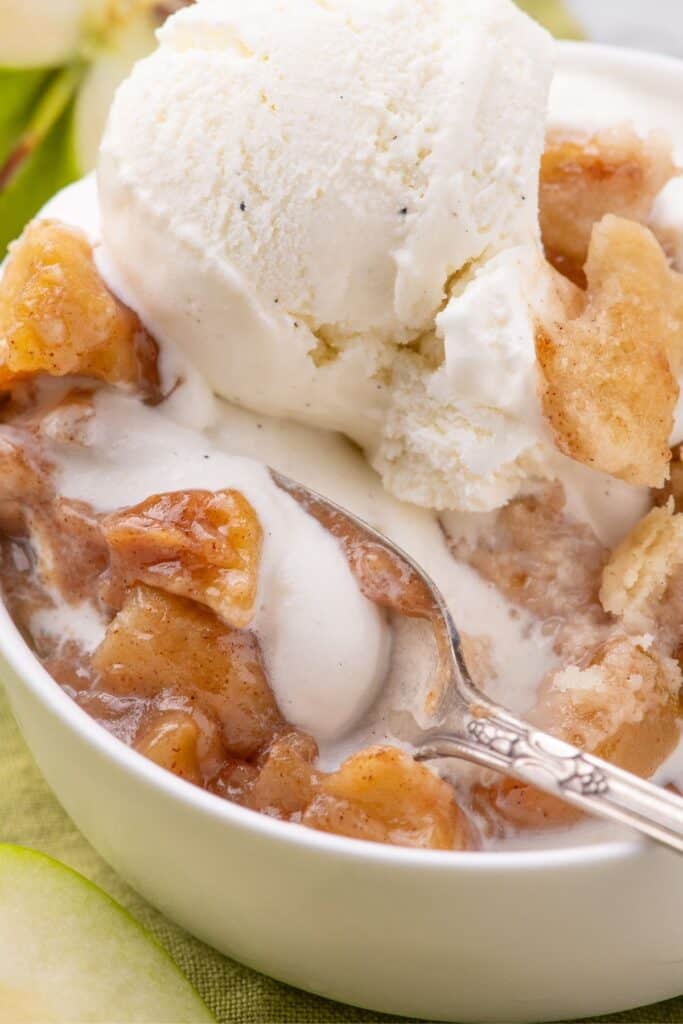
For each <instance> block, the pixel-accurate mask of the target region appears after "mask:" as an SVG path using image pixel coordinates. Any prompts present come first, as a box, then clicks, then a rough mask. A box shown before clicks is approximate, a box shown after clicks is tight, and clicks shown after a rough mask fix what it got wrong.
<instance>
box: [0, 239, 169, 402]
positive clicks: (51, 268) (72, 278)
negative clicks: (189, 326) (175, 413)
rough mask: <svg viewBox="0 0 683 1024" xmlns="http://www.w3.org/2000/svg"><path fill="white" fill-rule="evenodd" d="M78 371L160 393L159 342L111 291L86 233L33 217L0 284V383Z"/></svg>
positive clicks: (151, 393) (13, 249)
mask: <svg viewBox="0 0 683 1024" xmlns="http://www.w3.org/2000/svg"><path fill="white" fill-rule="evenodd" d="M42 373H45V374H48V375H50V376H53V377H63V376H66V375H67V374H78V375H82V376H84V377H93V378H95V379H96V380H103V381H107V382H108V383H110V384H124V385H129V386H131V387H134V388H136V389H137V390H139V391H141V392H142V393H143V394H145V395H146V396H148V397H149V398H156V397H158V394H159V378H158V372H157V346H156V342H155V341H154V340H153V338H152V337H151V336H150V335H149V334H148V333H147V331H146V330H145V329H144V327H143V326H142V324H141V323H140V320H139V319H138V317H137V316H136V315H135V313H133V312H132V311H131V310H130V309H128V307H127V306H124V305H123V303H121V302H119V300H118V299H117V298H115V297H114V296H113V295H112V294H111V292H110V291H109V290H108V289H107V288H106V286H105V285H104V282H103V281H102V278H101V277H100V275H99V273H98V271H97V268H96V266H95V262H94V260H93V256H92V249H91V247H90V245H89V243H88V240H87V239H86V237H85V236H84V235H83V234H81V232H79V231H76V230H74V229H73V228H70V227H67V226H66V225H64V224H60V223H59V222H58V221H51V220H37V221H33V222H32V223H31V224H29V226H28V227H27V228H26V230H25V231H24V233H23V235H22V236H21V238H20V239H19V240H18V241H17V242H15V243H14V245H13V246H12V247H11V249H10V255H9V258H8V260H7V265H6V267H5V270H4V273H3V277H2V281H1V282H0V388H7V387H9V386H11V385H13V384H15V383H16V382H17V381H21V380H26V379H28V378H31V377H34V376H36V375H38V374H42Z"/></svg>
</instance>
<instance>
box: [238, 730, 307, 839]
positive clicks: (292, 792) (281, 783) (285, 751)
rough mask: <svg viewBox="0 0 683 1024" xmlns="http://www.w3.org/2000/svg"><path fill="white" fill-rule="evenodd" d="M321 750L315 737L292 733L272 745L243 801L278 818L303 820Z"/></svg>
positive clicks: (248, 805)
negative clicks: (319, 750) (301, 818)
mask: <svg viewBox="0 0 683 1024" xmlns="http://www.w3.org/2000/svg"><path fill="white" fill-rule="evenodd" d="M317 756H318V747H317V744H316V742H315V740H314V739H313V737H312V736H308V735H307V734H306V733H302V732H298V731H296V730H293V731H292V732H288V733H285V735H284V736H280V737H278V739H276V740H275V742H274V743H273V744H272V746H271V747H270V749H269V750H268V753H267V755H266V757H265V760H264V762H263V766H262V767H261V770H260V772H259V774H258V776H257V777H256V779H255V780H254V782H253V784H252V786H251V787H250V789H249V791H248V793H246V794H245V795H244V797H243V800H242V802H243V803H244V804H245V805H246V806H247V807H251V808H252V810H255V811H263V812H265V813H266V814H270V815H272V816H274V817H277V818H289V819H291V818H292V817H294V818H296V819H300V816H301V814H302V813H303V811H304V810H305V808H306V807H307V806H308V805H309V804H310V802H311V800H312V799H313V798H314V796H315V791H316V787H317V783H318V780H319V778H320V775H319V773H317V772H316V771H315V761H316V758H317Z"/></svg>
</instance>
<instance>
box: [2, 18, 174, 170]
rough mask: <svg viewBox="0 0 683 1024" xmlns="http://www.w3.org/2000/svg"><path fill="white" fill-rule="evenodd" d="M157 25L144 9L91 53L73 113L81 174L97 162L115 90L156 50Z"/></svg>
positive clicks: (74, 133) (77, 157) (77, 158)
mask: <svg viewBox="0 0 683 1024" xmlns="http://www.w3.org/2000/svg"><path fill="white" fill-rule="evenodd" d="M0 2H1V0H0ZM159 24H160V21H159V17H158V16H157V15H156V14H155V11H153V10H150V9H149V8H148V7H146V6H144V5H143V6H142V7H141V9H140V11H139V12H138V13H137V14H136V15H135V16H134V17H130V18H129V19H128V20H127V21H126V22H125V23H124V24H122V25H121V26H119V27H118V28H117V29H116V30H115V31H112V32H111V33H110V35H109V37H108V38H107V42H106V46H103V47H101V48H98V49H97V50H94V51H93V53H92V56H91V63H90V67H89V68H88V71H87V73H86V75H85V77H84V79H83V82H82V84H81V86H80V88H79V91H78V96H77V99H76V104H75V109H74V128H73V137H74V145H75V153H76V160H77V162H78V165H79V167H81V168H82V170H83V173H85V171H89V170H91V168H93V167H94V166H95V164H96V162H97V150H98V148H99V144H100V139H101V138H102V132H103V131H104V126H105V122H106V120H107V114H108V112H109V107H110V105H111V101H112V99H113V97H114V93H115V91H116V89H117V87H118V86H119V85H120V83H121V82H122V81H123V80H124V78H127V76H128V75H129V73H130V70H131V68H132V67H133V65H134V64H135V62H136V61H138V60H140V59H141V58H142V57H146V56H147V54H148V53H151V51H152V50H153V49H154V48H155V46H156V38H155V35H154V33H155V30H156V29H157V28H158V26H159Z"/></svg>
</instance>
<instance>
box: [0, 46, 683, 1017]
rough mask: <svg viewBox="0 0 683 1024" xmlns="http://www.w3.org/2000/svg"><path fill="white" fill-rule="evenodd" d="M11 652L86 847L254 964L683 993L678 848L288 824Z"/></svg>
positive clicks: (550, 998)
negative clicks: (409, 841)
mask: <svg viewBox="0 0 683 1024" xmlns="http://www.w3.org/2000/svg"><path fill="white" fill-rule="evenodd" d="M561 61H562V68H563V70H562V71H561V73H560V75H559V78H558V83H557V87H556V90H555V99H554V103H555V104H556V107H557V109H561V107H562V103H563V96H566V93H567V88H568V87H567V75H568V74H571V75H578V78H579V79H581V80H582V81H583V82H584V84H585V85H586V88H587V90H588V93H587V94H588V95H589V97H590V98H591V99H592V100H593V103H592V104H591V103H588V104H587V108H586V109H587V110H590V112H591V115H592V114H594V113H595V109H596V108H599V106H600V93H601V90H602V93H603V94H605V96H608V94H609V97H611V99H610V103H611V104H612V107H611V108H610V110H611V111H612V113H613V110H614V103H615V102H617V101H615V99H614V95H612V94H613V93H614V94H615V95H617V94H618V92H619V90H615V88H614V82H615V81H617V82H620V83H622V84H623V87H624V89H625V96H626V100H625V102H626V110H625V113H626V116H628V111H629V110H632V111H636V109H637V107H638V96H642V95H643V94H644V93H645V92H649V94H650V96H651V97H653V98H654V99H655V100H657V109H658V110H659V111H660V113H661V109H662V108H663V107H666V106H667V104H668V109H669V111H670V112H671V114H672V116H673V115H674V114H675V112H676V105H675V104H672V103H671V98H672V96H673V95H674V94H675V95H676V96H677V100H678V104H679V105H678V110H680V111H682V112H683V64H678V63H675V62H673V61H669V60H665V59H661V58H655V57H648V56H645V55H638V54H629V53H627V52H620V51H615V50H609V49H605V48H598V47H589V46H586V45H580V46H566V47H563V49H562V57H561ZM629 90H630V91H629ZM617 106H618V102H617ZM591 108H592V109H591ZM563 116H564V115H563ZM621 116H622V117H623V116H624V115H623V114H622V115H621ZM658 116H659V115H658ZM607 119H608V120H609V117H608V118H607ZM679 132H680V133H683V126H682V127H681V129H679ZM0 652H1V659H2V667H3V669H4V671H3V673H2V677H3V679H4V681H5V683H6V686H7V690H8V693H9V698H10V702H11V704H12V708H13V710H14V713H15V715H16V717H17V719H18V721H19V724H20V726H21V729H22V731H23V733H24V737H25V739H26V741H27V743H28V744H29V746H30V748H31V750H32V752H33V754H34V756H35V758H36V760H37V762H38V764H39V766H40V768H41V770H42V772H43V774H44V775H45V777H46V778H47V780H48V782H49V783H50V785H51V786H52V788H53V789H54V791H55V793H56V795H57V797H58V798H59V800H60V801H61V803H62V804H63V805H64V807H65V809H66V810H67V811H68V813H69V814H70V815H71V817H72V818H73V820H74V821H75V822H76V824H77V825H78V827H79V828H80V829H81V830H82V832H83V833H84V834H85V835H86V836H87V838H88V839H89V840H90V842H91V843H92V844H93V845H94V846H95V847H96V849H97V850H98V851H99V852H100V853H101V854H102V856H103V857H105V858H106V859H107V860H108V861H109V862H110V864H112V865H113V867H114V868H115V869H116V870H117V871H118V872H119V873H120V874H121V875H122V876H123V877H124V878H125V879H126V880H127V881H128V882H130V884H131V885H132V886H134V888H136V889H137V890H138V891H139V892H140V893H142V894H143V896H145V897H146V898H147V899H148V900H149V901H150V902H151V903H153V904H154V905H155V906H157V907H159V908H160V909H161V910H162V911H163V912H164V913H166V914H167V915H168V916H169V917H170V918H172V919H173V920H174V921H177V922H178V923H179V924H181V925H182V926H184V927H185V928H187V929H188V930H189V931H191V932H193V933H194V934H195V935H197V936H199V937H200V938H201V939H203V940H204V941H205V942H208V943H209V944H210V945H212V946H215V947H216V948H217V949H219V950H221V951H222V952H224V953H226V954H228V955H229V956H232V957H235V958H236V959H238V960H240V961H242V962H243V963H245V964H249V965H250V966H252V967H255V968H256V969H257V970H259V971H263V972H265V973H266V974H270V975H272V976H273V977H274V978H278V979H280V980H282V981H286V982H288V983H289V984H291V985H296V986H298V987H300V988H304V989H308V990H309V991H311V992H316V993H318V994H320V995H324V996H329V997H331V998H333V999H338V1000H342V1001H344V1002H348V1003H354V1004H356V1005H358V1006H362V1007H365V1008H367V1009H372V1010H379V1011H384V1012H387V1013H396V1014H404V1015H406V1016H410V1017H427V1018H430V1019H437V1020H449V1021H454V1020H460V1021H470V1022H474V1021H506V1022H513V1021H548V1020H554V1019H562V1020H565V1019H566V1018H571V1017H584V1016H589V1015H593V1014H601V1013H607V1012H611V1011H617V1010H622V1009H626V1008H630V1007H633V1006H637V1005H641V1004H644V1003H649V1002H654V1001H657V1000H660V999H666V998H669V997H672V996H676V995H678V994H679V993H680V991H681V989H682V988H683V966H682V965H683V860H681V859H680V858H678V857H677V856H676V855H675V854H672V853H669V852H667V851H665V850H663V849H659V848H657V847H656V846H655V845H654V844H651V843H648V842H646V841H639V840H637V839H634V840H633V841H629V842H620V843H616V842H615V843H601V844H597V845H594V846H582V847H578V846H577V847H574V848H567V849H561V850H557V849H555V850H547V851H544V850H542V849H541V850H537V851H534V852H518V851H510V852H502V853H500V852H497V853H450V854H449V853H436V852H435V853H429V852H419V851H412V850H406V849H397V848H390V847H385V846H380V845H374V844H370V843H364V842H358V841H355V840H349V839H344V838H340V837H336V836H331V835H325V834H322V833H317V832H314V831H309V830H306V829H304V828H302V827H300V826H296V825H288V824H283V823H280V822H277V821H274V820H272V819H269V818H267V817H264V816H261V815H259V814H256V813H253V812H251V811H248V810H245V809H243V808H240V807H237V806H235V805H233V804H230V803H227V802H225V801H223V800H220V799H219V798H217V797H214V796H212V795H210V794H209V793H205V792H203V791H201V790H199V789H197V788H195V787H193V786H191V785H188V784H186V783H184V782H182V781H180V780H178V779H176V778H175V777H174V776H172V775H170V774H169V773H167V772H165V771H163V770H162V769H161V768H158V767H157V766H156V765H154V764H152V763H151V762H149V761H147V760H145V759H144V758H143V757H140V756H139V755H137V754H136V753H134V752H133V751H132V750H129V749H128V748H127V747H126V746H124V745H123V744H122V743H119V742H118V741H117V740H115V739H113V738H112V737H111V736H109V735H108V733H106V732H105V730H104V729H100V728H98V727H97V726H96V725H94V724H93V722H92V721H91V720H90V719H89V718H88V717H87V715H86V714H85V713H84V712H83V711H81V710H80V709H79V708H78V707H77V706H76V705H75V704H74V703H73V702H72V701H71V700H70V699H69V698H68V697H67V696H66V695H65V694H64V693H63V692H62V691H61V690H60V688H59V687H58V686H57V685H56V684H55V683H54V682H53V681H52V680H51V679H50V677H49V676H48V675H47V673H46V672H45V671H44V670H43V669H42V668H41V667H40V666H39V665H38V663H37V662H36V661H35V659H34V658H33V656H32V655H31V653H30V651H29V649H28V648H27V646H26V644H25V643H24V641H23V640H22V638H21V636H20V634H19V633H18V631H17V630H16V628H15V627H14V625H13V624H12V622H11V621H10V619H9V617H8V615H7V612H6V611H5V609H4V608H3V607H2V606H0Z"/></svg>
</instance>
